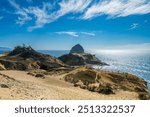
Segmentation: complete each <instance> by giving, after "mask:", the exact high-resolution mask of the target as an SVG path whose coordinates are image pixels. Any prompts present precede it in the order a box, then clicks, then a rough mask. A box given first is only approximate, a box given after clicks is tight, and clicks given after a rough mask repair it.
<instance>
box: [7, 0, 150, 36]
mask: <svg viewBox="0 0 150 117" xmlns="http://www.w3.org/2000/svg"><path fill="white" fill-rule="evenodd" d="M8 1H9V3H10V4H11V6H12V7H14V9H15V13H14V14H16V15H18V18H17V20H16V23H17V24H19V25H24V24H25V23H27V22H28V21H31V20H32V21H33V22H34V24H33V25H31V26H29V27H28V31H32V30H34V29H37V28H42V27H43V26H44V25H45V24H49V23H51V22H54V21H56V20H57V19H59V18H60V17H62V16H64V15H66V14H69V13H70V14H73V17H78V18H80V17H81V16H82V18H83V19H90V18H93V17H96V16H99V15H108V16H109V17H125V16H128V15H134V14H147V13H150V1H149V0H95V1H93V0H56V1H54V4H53V3H52V4H51V3H50V1H49V2H43V5H42V6H31V5H32V4H29V6H28V7H24V8H23V7H21V6H20V5H18V4H17V3H16V2H15V0H8ZM27 2H33V0H27ZM56 7H57V9H56ZM74 14H78V16H76V15H74ZM82 34H85V35H91V36H94V34H89V33H82Z"/></svg>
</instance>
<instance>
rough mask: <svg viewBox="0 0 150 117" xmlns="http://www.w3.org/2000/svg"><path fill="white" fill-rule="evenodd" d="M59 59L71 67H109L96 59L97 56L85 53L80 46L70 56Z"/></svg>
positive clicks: (73, 48) (72, 49) (73, 49)
mask: <svg viewBox="0 0 150 117" xmlns="http://www.w3.org/2000/svg"><path fill="white" fill-rule="evenodd" d="M59 59H60V60H61V61H62V62H64V63H65V64H67V65H69V66H83V65H108V64H106V63H104V62H102V61H101V60H99V59H98V58H97V57H95V55H92V54H90V53H85V52H84V48H83V47H82V46H81V45H80V44H77V45H75V46H73V47H72V48H71V50H70V53H69V54H66V55H62V56H61V57H59Z"/></svg>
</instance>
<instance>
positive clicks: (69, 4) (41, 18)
mask: <svg viewBox="0 0 150 117" xmlns="http://www.w3.org/2000/svg"><path fill="white" fill-rule="evenodd" d="M91 1H92V0H62V1H61V2H59V3H58V4H59V6H60V9H59V10H57V11H53V12H50V9H51V8H52V5H51V4H50V3H48V2H47V3H43V7H42V8H39V7H31V6H30V7H28V8H20V6H19V5H18V4H17V3H16V2H15V1H14V0H9V3H10V4H11V5H12V6H13V7H14V8H15V9H16V13H15V14H18V15H19V16H18V19H17V24H20V25H23V24H25V22H26V21H29V20H32V19H33V18H31V15H34V18H35V19H36V21H35V25H34V26H30V27H29V28H28V31H32V30H34V29H36V28H41V27H43V26H44V25H45V24H47V23H51V22H54V21H55V20H57V19H58V18H60V17H62V16H64V15H66V14H68V13H81V12H83V11H84V10H85V9H86V8H87V6H88V5H89V4H90V3H91Z"/></svg>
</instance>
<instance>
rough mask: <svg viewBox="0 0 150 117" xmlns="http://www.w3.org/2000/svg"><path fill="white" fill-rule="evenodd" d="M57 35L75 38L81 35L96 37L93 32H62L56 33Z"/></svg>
mask: <svg viewBox="0 0 150 117" xmlns="http://www.w3.org/2000/svg"><path fill="white" fill-rule="evenodd" d="M56 34H59V35H62V34H65V35H69V36H73V37H79V36H80V35H81V34H82V35H87V36H95V33H93V32H73V31H62V32H56Z"/></svg>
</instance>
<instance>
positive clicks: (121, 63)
mask: <svg viewBox="0 0 150 117" xmlns="http://www.w3.org/2000/svg"><path fill="white" fill-rule="evenodd" d="M38 51H39V52H42V53H44V54H49V55H52V56H54V57H59V56H61V55H63V54H68V53H69V51H68V50H38ZM4 52H5V50H4V51H0V53H4ZM92 53H93V54H95V55H96V56H97V57H98V58H99V59H100V60H101V61H103V62H106V63H108V64H109V65H110V66H94V68H98V69H104V70H111V71H119V72H128V73H131V74H134V75H137V76H139V77H141V78H144V79H145V80H146V81H147V82H148V87H149V89H150V52H149V53H148V52H147V53H129V54H128V53H113V54H112V53H105V52H92Z"/></svg>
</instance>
